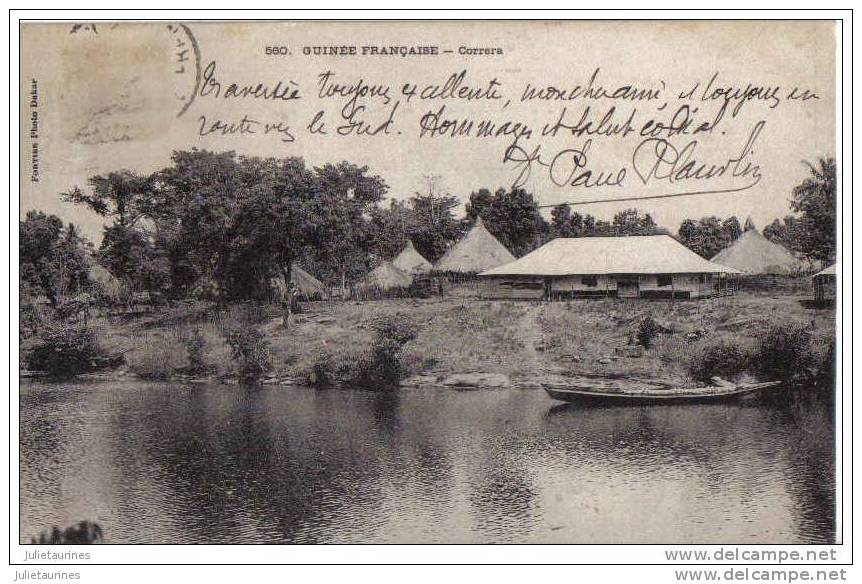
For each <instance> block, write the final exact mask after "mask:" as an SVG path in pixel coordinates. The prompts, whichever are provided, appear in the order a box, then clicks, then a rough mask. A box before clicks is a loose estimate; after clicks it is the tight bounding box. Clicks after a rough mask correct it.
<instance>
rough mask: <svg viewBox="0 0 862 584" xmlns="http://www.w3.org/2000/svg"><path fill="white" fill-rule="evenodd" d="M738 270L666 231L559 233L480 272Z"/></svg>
mask: <svg viewBox="0 0 862 584" xmlns="http://www.w3.org/2000/svg"><path fill="white" fill-rule="evenodd" d="M704 273H706V274H718V273H729V274H733V273H738V272H737V271H736V270H734V269H733V268H728V267H726V266H722V265H719V264H716V263H713V262H709V261H707V260H705V259H703V258H702V257H700V256H699V255H697V254H696V253H694V252H693V251H691V250H690V249H688V248H687V247H685V246H684V245H683V244H681V243H680V242H678V241H677V240H675V239H674V238H672V237H670V236H669V235H647V236H631V237H574V238H568V237H561V238H557V239H554V240H552V241H549V242H548V243H546V244H545V245H543V246H542V247H540V248H539V249H537V250H535V251H532V252H530V253H528V254H527V255H525V256H524V257H522V258H521V259H519V260H516V261H514V262H511V263H508V264H505V265H503V266H499V267H497V268H494V269H492V270H487V271H485V272H482V273H481V274H480V275H481V276H513V275H521V276H568V275H581V274H587V275H598V274H704Z"/></svg>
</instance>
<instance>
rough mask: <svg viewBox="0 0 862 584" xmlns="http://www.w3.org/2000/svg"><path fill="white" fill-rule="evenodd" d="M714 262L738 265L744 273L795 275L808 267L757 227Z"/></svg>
mask: <svg viewBox="0 0 862 584" xmlns="http://www.w3.org/2000/svg"><path fill="white" fill-rule="evenodd" d="M710 261H713V262H715V263H717V264H721V265H723V266H728V267H731V268H736V269H737V270H739V271H740V272H742V273H743V274H794V273H798V272H803V271H806V270H807V269H808V265H807V264H806V263H805V262H803V261H802V260H800V259H799V258H797V257H796V256H794V255H793V254H792V253H790V252H789V251H787V249H786V248H784V247H782V246H781V245H778V244H777V243H773V242H771V241H769V240H768V239H766V238H765V237H764V236H763V235H761V233H760V232H759V231H757V230H756V229H750V230H749V231H746V232H745V233H743V234H742V235H741V236H740V237H739V239H737V240H736V241H734V242H733V243H732V244H730V245H729V246H728V247H726V248H724V249H723V250H721V251H720V252H718V254H716V255H715V257H713V258H712V260H710Z"/></svg>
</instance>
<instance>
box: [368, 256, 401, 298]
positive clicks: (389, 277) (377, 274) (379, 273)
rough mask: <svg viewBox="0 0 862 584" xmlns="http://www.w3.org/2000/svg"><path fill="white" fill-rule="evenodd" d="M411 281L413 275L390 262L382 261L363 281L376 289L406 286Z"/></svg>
mask: <svg viewBox="0 0 862 584" xmlns="http://www.w3.org/2000/svg"><path fill="white" fill-rule="evenodd" d="M412 283H413V276H411V275H410V273H408V272H405V271H404V270H399V269H398V268H396V267H395V266H394V265H392V262H383V263H382V264H380V265H379V266H377V267H376V268H374V269H373V270H371V272H369V274H368V275H367V276H365V279H364V281H363V284H364V285H365V286H367V287H369V288H376V289H378V290H384V291H385V290H390V289H392V288H406V287H407V286H409V285H410V284H412Z"/></svg>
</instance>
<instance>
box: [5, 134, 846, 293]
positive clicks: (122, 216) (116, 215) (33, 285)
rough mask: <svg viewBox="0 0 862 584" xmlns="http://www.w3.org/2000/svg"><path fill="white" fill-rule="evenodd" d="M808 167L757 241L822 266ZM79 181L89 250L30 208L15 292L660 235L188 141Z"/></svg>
mask: <svg viewBox="0 0 862 584" xmlns="http://www.w3.org/2000/svg"><path fill="white" fill-rule="evenodd" d="M810 169H811V177H810V178H809V179H806V181H805V182H804V183H802V184H801V185H799V186H798V187H796V189H794V191H793V193H792V194H791V195H792V199H791V208H792V210H793V211H794V213H795V214H794V215H789V216H788V217H786V218H785V219H784V220H783V221H779V220H776V221H775V222H773V223H772V224H770V225H769V226H767V228H766V229H764V235H766V236H767V237H769V238H770V239H773V240H777V241H780V242H781V243H783V244H784V245H786V246H787V247H789V248H790V249H792V250H794V251H796V252H798V253H801V254H805V255H807V256H809V257H811V258H813V259H818V260H821V261H827V260H830V259H833V258H834V254H835V162H834V160H831V159H829V160H820V161H819V165H818V166H816V167H815V166H813V165H812V166H810ZM88 182H89V184H88V185H87V188H86V189H82V188H78V187H75V188H73V189H72V190H70V191H69V192H66V193H63V194H62V197H63V198H64V199H65V200H66V201H69V202H71V203H75V204H79V205H83V206H85V207H88V208H89V209H90V210H92V211H93V212H95V213H97V214H98V215H101V216H103V217H105V218H106V219H107V220H108V224H107V226H106V227H105V229H104V235H103V238H102V241H101V243H100V244H99V246H98V248H93V247H92V246H91V245H90V244H89V243H88V242H86V241H85V240H84V239H82V238H81V237H80V236H79V235H78V232H77V230H76V228H75V227H74V226H73V225H68V226H64V225H63V223H62V221H61V220H60V219H59V218H57V217H56V216H54V215H46V214H44V213H41V212H38V211H30V212H28V213H27V216H26V218H25V219H24V220H23V221H21V223H20V258H21V282H20V286H21V292H22V294H26V295H28V296H44V297H46V298H48V300H49V301H50V302H51V304H54V305H56V304H57V303H59V302H60V299H61V298H63V297H65V296H68V295H70V294H75V293H79V292H80V291H82V290H85V289H86V288H87V286H88V285H89V284H90V283H91V281H90V280H91V279H92V277H91V275H92V270H91V269H90V267H91V264H92V262H96V263H98V264H99V265H101V266H102V267H104V268H105V269H106V270H107V271H108V272H110V274H112V275H113V277H114V278H116V280H117V281H118V282H120V283H121V284H122V286H123V287H124V288H126V289H127V290H131V291H133V292H135V293H142V292H146V293H148V294H149V297H150V298H185V297H190V296H195V295H203V294H213V295H218V296H219V297H220V298H222V299H227V300H232V299H235V300H244V299H254V298H261V297H264V296H266V295H267V294H268V293H269V292H270V288H271V282H272V280H273V278H289V274H290V269H291V266H292V265H293V263H294V262H300V263H301V264H302V265H303V266H304V267H305V268H306V269H308V270H309V271H311V272H312V273H314V275H315V276H317V277H318V278H320V279H322V280H323V281H325V282H329V283H333V284H335V283H340V282H342V281H353V280H356V279H358V278H360V277H362V276H363V275H365V274H366V273H367V272H368V271H369V270H370V269H371V268H373V267H374V266H375V265H376V264H377V263H379V262H380V261H381V260H384V259H390V258H392V257H393V256H394V255H396V254H397V253H398V252H399V251H400V250H401V249H402V248H403V247H404V245H405V244H406V243H407V241H408V240H411V241H413V243H414V245H415V246H416V248H417V250H418V251H419V252H420V253H422V255H424V256H425V257H426V258H427V259H428V260H430V261H432V262H434V261H436V260H437V259H439V258H440V257H441V256H442V255H443V254H444V253H445V252H446V250H447V249H449V247H451V246H452V245H453V244H454V243H455V242H457V241H458V240H459V238H460V237H461V236H462V235H463V234H464V233H465V232H466V230H467V229H469V227H470V226H471V225H472V224H473V223H474V222H475V220H476V218H477V217H482V220H483V221H484V223H485V225H486V227H487V228H488V230H489V231H490V232H491V233H492V234H494V235H495V236H496V237H497V238H498V239H499V240H500V241H501V242H502V243H503V245H505V246H506V247H507V248H509V250H511V251H512V253H513V254H515V255H516V256H521V255H523V254H525V253H528V252H529V251H531V250H533V249H535V248H537V247H538V246H540V245H542V244H543V243H545V242H547V241H548V240H550V239H553V238H555V237H590V236H621V235H650V234H656V233H667V231H666V230H663V229H662V228H660V227H659V226H658V225H656V223H655V221H654V220H653V218H652V217H651V216H650V215H649V214H648V213H642V212H641V211H639V210H637V209H627V210H624V211H621V212H619V213H617V214H616V215H615V216H614V217H613V219H612V220H610V221H604V220H599V219H596V218H595V217H594V216H592V215H590V214H580V213H578V212H572V210H571V208H570V207H569V206H568V205H560V206H558V207H555V208H554V209H553V210H552V212H551V218H550V221H548V220H546V219H545V218H544V217H543V216H542V214H541V212H540V209H539V207H538V204H537V202H536V200H535V199H534V197H533V195H532V194H531V193H529V192H527V191H526V190H524V189H521V188H514V189H503V188H500V189H497V190H496V191H493V192H492V191H491V190H489V189H479V190H477V191H475V192H472V193H470V195H469V198H468V200H467V203H466V214H465V216H464V217H463V218H456V216H455V209H456V208H457V207H458V206H459V204H460V201H459V199H458V198H457V197H455V196H452V195H450V194H448V193H444V192H442V191H441V189H439V188H436V187H435V185H434V184H433V181H429V187H428V189H427V192H424V193H415V194H414V195H413V196H412V197H410V198H407V199H406V200H391V201H390V202H389V203H388V204H384V203H383V201H384V198H385V197H386V195H387V193H388V191H389V187H388V185H387V184H386V182H385V181H384V180H383V179H382V178H381V177H380V176H377V175H374V174H371V173H370V172H369V169H368V168H367V167H361V166H357V165H355V164H351V163H349V162H346V161H344V162H340V163H338V164H326V165H323V166H320V167H313V168H309V167H308V166H307V165H306V163H305V161H304V160H303V159H302V158H284V159H276V158H258V157H245V156H238V155H236V154H235V153H234V152H222V153H216V152H209V151H206V150H196V149H193V150H191V151H175V152H174V153H173V155H172V157H171V165H170V166H169V167H167V168H165V169H162V170H160V171H158V172H154V173H152V174H150V175H141V174H138V173H135V172H132V171H128V170H120V171H116V172H111V173H108V174H106V175H99V176H94V177H92V178H91V179H90V180H89V181H88ZM746 228H753V225H750V224H748V225H746V226H745V227H742V226H741V225H740V222H739V219H738V218H736V217H730V218H726V219H724V220H722V219H719V218H717V217H704V218H701V219H697V220H693V219H686V220H685V221H683V223H682V224H681V225H680V227H679V229H678V231H677V233H675V234H674V233H671V235H674V236H675V237H677V238H678V239H679V240H680V241H681V242H682V243H683V244H685V245H686V246H688V247H689V248H690V249H692V250H694V251H695V252H697V253H698V254H700V255H701V256H703V257H705V258H709V257H712V256H713V255H714V254H715V253H717V252H718V251H720V250H721V249H723V248H724V247H725V246H726V245H728V244H729V243H730V242H732V241H733V240H734V239H736V238H737V237H739V236H740V234H741V233H742V232H743V230H744V229H746Z"/></svg>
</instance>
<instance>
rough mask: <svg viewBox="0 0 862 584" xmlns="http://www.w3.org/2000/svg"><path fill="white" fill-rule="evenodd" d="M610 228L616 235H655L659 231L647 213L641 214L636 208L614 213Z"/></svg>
mask: <svg viewBox="0 0 862 584" xmlns="http://www.w3.org/2000/svg"><path fill="white" fill-rule="evenodd" d="M611 230H612V234H613V235H616V236H621V235H655V234H657V233H659V231H660V230H659V227H658V225H656V223H655V221H654V220H653V218H652V216H651V215H650V214H649V213H645V214H643V215H641V213H640V211H638V210H637V209H626V210H624V211H620V212H619V213H617V214H616V215H614V220H613V223H612V224H611Z"/></svg>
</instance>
